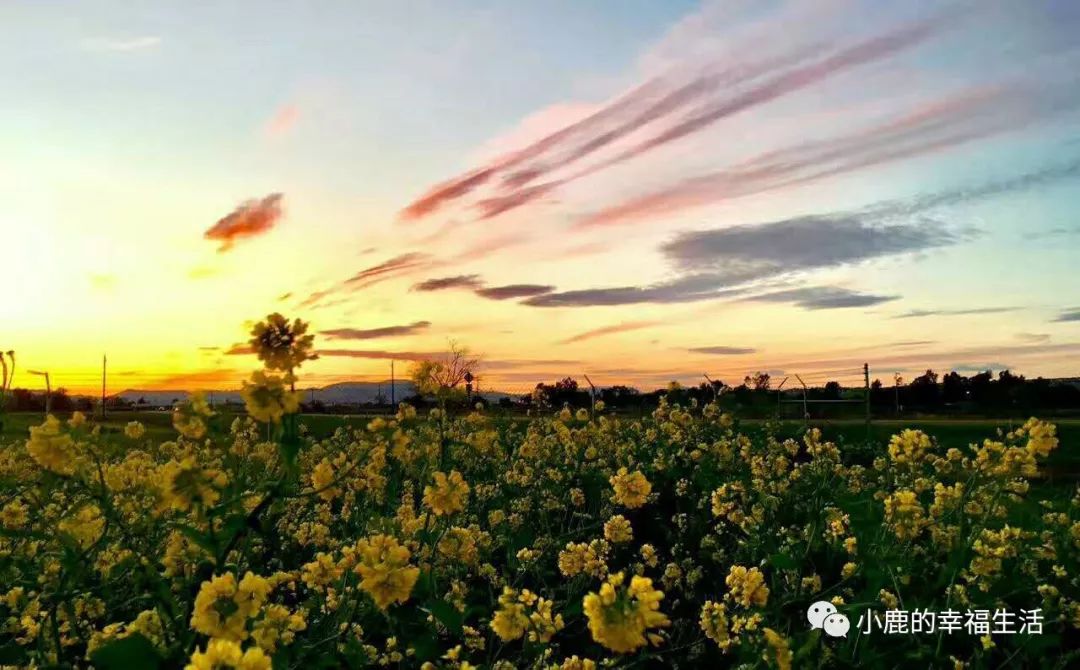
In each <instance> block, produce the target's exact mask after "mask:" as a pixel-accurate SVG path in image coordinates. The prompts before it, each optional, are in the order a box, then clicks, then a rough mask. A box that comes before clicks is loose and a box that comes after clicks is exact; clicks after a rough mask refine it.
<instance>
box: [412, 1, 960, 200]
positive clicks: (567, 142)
mask: <svg viewBox="0 0 1080 670" xmlns="http://www.w3.org/2000/svg"><path fill="white" fill-rule="evenodd" d="M955 18H956V16H955V15H949V16H946V15H944V14H942V15H939V16H936V17H934V18H933V19H932V20H925V21H919V22H915V23H910V24H907V25H903V26H900V27H898V28H892V29H888V30H886V31H884V32H882V33H881V34H878V35H875V36H873V37H870V38H867V39H863V40H853V41H849V42H848V43H847V44H839V46H836V47H833V46H832V45H831V44H830V40H819V41H810V42H809V43H807V44H797V45H794V46H792V47H791V48H790V49H789V50H788V51H786V52H783V53H779V54H769V55H767V56H764V57H759V58H757V59H754V58H749V59H748V58H747V57H746V56H745V53H756V52H758V50H757V49H753V50H751V49H748V50H746V51H745V52H744V54H743V55H742V56H741V59H740V58H739V57H738V56H736V57H735V58H733V59H732V60H724V61H705V62H702V61H700V60H696V59H693V60H691V61H690V62H686V63H683V64H681V65H680V66H678V67H675V68H672V70H671V71H669V72H667V73H665V74H664V75H662V76H657V77H653V78H650V79H648V80H646V81H645V82H644V83H642V84H640V85H639V86H637V87H635V88H633V89H631V90H630V91H629V92H628V93H626V94H623V95H621V96H619V97H617V98H615V99H614V100H612V101H611V102H610V103H608V104H606V105H604V106H602V107H601V108H600V109H599V110H597V111H596V112H594V113H593V114H591V115H589V116H587V117H585V118H584V119H581V120H578V121H576V122H574V123H571V124H569V125H566V126H564V127H562V128H559V129H557V130H555V131H554V132H551V133H549V134H548V135H546V136H544V137H542V138H540V139H538V140H536V141H535V142H533V143H531V144H529V145H527V146H525V147H524V148H522V149H520V150H518V151H515V152H511V153H508V154H504V155H503V156H500V157H499V158H497V159H495V160H493V161H491V162H489V163H488V164H486V165H483V166H481V167H476V168H473V169H472V170H469V171H468V172H466V173H464V174H462V175H459V176H457V177H454V178H452V179H450V180H447V181H446V182H443V183H441V184H438V185H436V186H434V187H432V188H431V189H429V190H428V191H427V192H426V193H424V194H423V195H422V196H420V197H419V198H417V199H416V200H414V201H413V202H411V203H409V205H407V206H406V207H405V208H404V209H403V210H402V212H401V218H402V219H403V220H416V219H420V218H423V217H425V216H428V215H430V214H432V213H434V212H435V211H438V210H439V209H441V208H443V207H445V206H447V205H449V204H451V203H453V202H455V201H458V200H461V199H463V198H465V197H466V196H470V195H472V194H473V193H474V192H475V191H477V190H478V189H480V188H481V187H484V186H487V185H492V187H493V190H494V193H492V194H490V195H487V196H485V197H482V198H480V199H479V200H477V201H476V202H474V203H473V206H474V208H475V209H476V210H478V211H479V218H481V219H486V218H492V217H495V216H498V215H500V214H503V213H505V212H508V211H510V210H513V209H516V208H518V207H521V206H522V205H525V204H527V203H530V202H533V201H535V200H537V199H539V198H541V197H543V196H545V195H547V194H549V193H551V192H553V191H554V190H556V189H558V188H561V187H563V186H565V185H567V184H569V183H571V182H573V181H576V180H578V179H581V178H583V177H586V176H589V175H592V174H596V173H598V172H601V171H605V170H607V169H609V168H612V167H614V166H617V165H619V164H621V163H624V162H626V161H629V160H631V159H635V158H638V157H641V156H644V155H646V154H649V153H652V152H654V151H656V150H658V149H660V148H662V147H664V146H667V145H668V144H671V143H674V142H676V141H680V140H683V139H686V138H690V137H693V136H695V135H697V134H699V133H701V132H702V131H704V130H706V129H708V128H710V127H711V126H713V125H715V124H716V123H717V122H719V121H721V120H723V119H726V118H728V117H731V116H733V115H735V114H738V113H740V112H744V111H746V110H748V109H751V108H753V107H756V106H759V105H763V104H765V103H768V102H771V101H773V100H776V99H778V98H781V97H784V96H786V95H789V94H791V93H793V92H795V91H799V90H802V89H805V88H807V87H810V86H812V85H814V84H816V83H819V82H821V81H823V80H826V79H828V78H830V77H833V76H836V75H838V74H840V73H843V72H845V71H847V70H850V69H853V68H857V67H859V66H861V65H866V64H868V63H873V62H875V61H879V60H882V59H886V58H888V57H889V56H891V55H894V54H896V53H899V52H902V51H904V50H907V49H910V48H912V47H914V46H916V45H918V44H919V43H921V42H923V41H925V40H927V39H928V38H929V37H931V36H932V35H934V34H936V33H937V32H940V31H941V30H944V29H945V28H947V27H949V26H950V25H951V24H952V23H954V21H955ZM725 55H727V56H731V55H732V54H725ZM664 121H670V123H668V124H667V125H666V126H664V127H660V128H656V129H653V127H654V126H656V125H657V124H659V123H661V122H664ZM647 129H650V130H652V132H651V133H649V134H648V136H647V137H645V138H643V139H634V138H636V137H637V136H638V135H639V134H640V133H642V132H648V131H647ZM620 140H629V145H628V146H626V147H624V148H622V149H619V150H616V151H615V152H614V153H613V155H610V156H608V157H607V158H604V159H603V160H601V161H599V162H595V163H593V164H590V165H587V166H585V167H584V168H582V169H579V170H578V171H577V172H575V173H573V174H570V175H567V176H563V177H559V178H554V179H551V180H548V181H541V180H542V179H543V178H545V177H547V176H548V175H550V174H551V173H553V172H555V171H558V170H564V169H566V168H567V167H568V166H571V165H573V164H575V163H577V162H579V161H582V160H583V159H585V158H586V157H589V156H591V155H592V154H594V153H595V152H598V151H600V150H601V149H604V148H607V147H609V146H613V145H615V144H616V143H618V142H619V141H620Z"/></svg>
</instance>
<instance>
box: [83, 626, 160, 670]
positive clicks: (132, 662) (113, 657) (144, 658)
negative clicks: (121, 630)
mask: <svg viewBox="0 0 1080 670" xmlns="http://www.w3.org/2000/svg"><path fill="white" fill-rule="evenodd" d="M90 660H92V661H93V662H94V667H96V668H99V669H100V670H113V669H115V670H125V669H126V668H146V669H152V668H158V667H160V666H161V656H160V655H158V653H157V650H156V649H154V645H152V644H150V641H149V640H147V639H146V638H145V637H143V636H142V635H139V634H138V633H135V634H134V635H129V636H127V637H125V638H122V639H119V640H115V641H113V642H110V643H108V644H106V645H105V646H104V647H102V648H100V649H98V650H97V651H95V652H94V653H93V654H92V655H91V657H90Z"/></svg>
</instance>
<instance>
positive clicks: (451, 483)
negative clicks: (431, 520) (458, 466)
mask: <svg viewBox="0 0 1080 670" xmlns="http://www.w3.org/2000/svg"><path fill="white" fill-rule="evenodd" d="M468 500H469V485H468V484H466V483H465V479H464V478H463V477H462V476H461V473H460V472H458V471H457V470H452V471H451V472H450V474H449V475H447V474H446V473H444V472H436V473H435V475H434V482H433V483H432V484H429V485H428V486H425V487H424V503H425V504H426V505H427V506H428V507H430V508H431V511H432V512H434V513H435V514H436V515H437V516H447V515H450V514H453V513H454V512H460V511H461V510H463V509H465V503H467V502H468Z"/></svg>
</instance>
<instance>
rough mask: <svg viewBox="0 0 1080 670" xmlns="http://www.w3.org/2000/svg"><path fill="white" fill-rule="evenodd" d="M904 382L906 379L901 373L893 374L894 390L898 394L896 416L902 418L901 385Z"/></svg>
mask: <svg viewBox="0 0 1080 670" xmlns="http://www.w3.org/2000/svg"><path fill="white" fill-rule="evenodd" d="M903 381H904V378H903V377H901V376H900V373H899V372H894V373H893V390H894V391H895V392H896V416H900V384H901V383H903Z"/></svg>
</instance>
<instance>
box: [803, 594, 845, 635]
mask: <svg viewBox="0 0 1080 670" xmlns="http://www.w3.org/2000/svg"><path fill="white" fill-rule="evenodd" d="M806 620H807V621H809V622H810V628H821V629H824V631H825V634H826V635H828V636H829V637H847V633H848V631H849V630H850V629H851V622H850V621H848V618H847V617H846V616H844V615H843V614H840V613H839V612H837V611H836V606H835V605H833V604H832V603H830V602H827V601H825V600H819V601H817V602H816V603H814V604H813V605H811V606H810V607H808V608H807V610H806Z"/></svg>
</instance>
